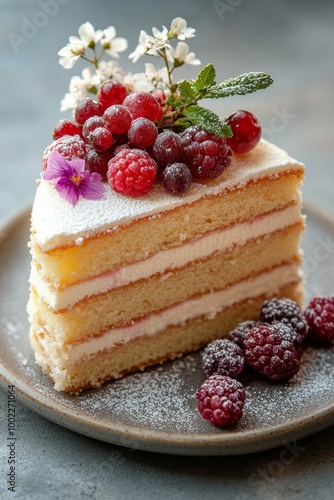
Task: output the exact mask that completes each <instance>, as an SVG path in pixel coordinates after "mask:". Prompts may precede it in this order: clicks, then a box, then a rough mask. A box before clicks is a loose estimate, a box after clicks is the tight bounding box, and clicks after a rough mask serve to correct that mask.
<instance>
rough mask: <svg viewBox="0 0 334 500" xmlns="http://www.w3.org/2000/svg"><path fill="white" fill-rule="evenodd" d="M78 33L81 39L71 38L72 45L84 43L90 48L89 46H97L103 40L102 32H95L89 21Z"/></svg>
mask: <svg viewBox="0 0 334 500" xmlns="http://www.w3.org/2000/svg"><path fill="white" fill-rule="evenodd" d="M78 32H79V35H80V38H78V37H77V36H70V44H75V43H76V42H83V43H85V44H86V47H89V45H92V44H93V45H95V44H97V43H98V42H99V41H100V40H101V38H102V31H101V30H97V31H95V30H94V26H93V25H92V24H91V23H90V22H88V21H87V22H86V23H84V24H82V25H81V26H80V27H79V29H78Z"/></svg>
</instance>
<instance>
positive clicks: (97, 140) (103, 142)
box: [89, 127, 113, 153]
mask: <svg viewBox="0 0 334 500" xmlns="http://www.w3.org/2000/svg"><path fill="white" fill-rule="evenodd" d="M89 142H90V143H91V144H92V146H93V148H94V149H95V150H96V151H98V152H99V153H103V152H104V151H107V149H109V148H110V146H111V145H112V143H113V137H112V134H111V132H109V130H107V129H106V128H105V127H98V128H96V129H95V130H93V132H91V133H90V134H89Z"/></svg>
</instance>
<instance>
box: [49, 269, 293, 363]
mask: <svg viewBox="0 0 334 500" xmlns="http://www.w3.org/2000/svg"><path fill="white" fill-rule="evenodd" d="M300 280H301V276H300V274H299V264H298V263H297V262H296V263H293V264H288V265H283V266H278V267H276V268H274V269H272V270H271V271H269V272H265V273H262V274H260V275H257V276H256V277H254V278H251V279H248V280H243V281H240V282H239V283H236V284H235V285H232V286H230V287H227V288H225V289H223V290H219V291H215V292H212V293H209V294H204V295H202V296H200V297H196V298H193V299H191V300H188V301H185V302H182V303H180V304H177V305H176V306H174V307H170V308H167V309H164V310H163V311H160V312H159V313H157V314H151V315H149V316H147V317H145V318H144V319H143V320H140V321H137V322H134V323H131V324H130V325H128V326H124V327H121V328H114V329H112V330H110V331H107V332H105V333H104V334H103V335H101V336H99V337H93V338H91V339H89V340H87V341H86V342H82V343H80V344H74V345H67V346H60V345H58V344H57V343H56V342H55V341H54V340H52V339H51V338H50V337H49V336H47V335H45V336H44V339H43V338H42V337H43V336H42V337H39V341H40V343H41V344H42V346H43V348H44V349H45V351H46V352H47V353H48V355H49V356H50V354H51V353H54V352H55V351H57V353H58V367H59V368H65V367H66V366H68V365H71V364H73V363H75V362H77V361H79V360H80V359H82V358H84V357H85V356H91V355H94V354H96V353H98V352H101V351H104V350H107V349H111V348H112V347H114V346H115V345H117V344H124V343H127V342H130V341H131V340H133V339H135V338H138V337H141V336H144V335H148V336H149V335H154V334H156V333H158V332H159V331H162V330H164V329H166V328H167V327H169V326H173V325H178V324H182V323H185V322H186V321H189V320H191V319H194V318H196V317H200V316H207V317H209V318H214V317H215V316H216V314H217V313H218V312H220V311H222V310H223V309H225V308H227V307H229V306H232V305H233V304H235V303H236V302H241V301H243V300H247V299H252V298H255V297H258V296H260V295H262V294H264V293H267V292H268V289H270V290H271V292H272V293H275V291H277V290H279V289H280V288H281V287H283V286H286V285H287V284H289V283H294V282H296V281H300ZM51 355H52V354H51ZM52 358H53V359H54V361H56V360H55V358H54V355H52Z"/></svg>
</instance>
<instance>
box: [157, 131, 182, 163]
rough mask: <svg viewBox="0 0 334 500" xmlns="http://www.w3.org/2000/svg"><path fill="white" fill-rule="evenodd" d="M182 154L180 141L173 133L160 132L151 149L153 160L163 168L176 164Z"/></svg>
mask: <svg viewBox="0 0 334 500" xmlns="http://www.w3.org/2000/svg"><path fill="white" fill-rule="evenodd" d="M182 153H183V146H182V140H181V137H180V136H179V134H176V133H175V132H170V131H168V132H161V134H159V135H158V137H157V139H156V141H155V143H154V144H153V147H152V156H153V158H154V159H155V161H156V162H157V164H158V165H161V166H163V167H165V166H166V165H170V164H171V163H175V162H177V161H178V160H179V159H180V158H181V156H182Z"/></svg>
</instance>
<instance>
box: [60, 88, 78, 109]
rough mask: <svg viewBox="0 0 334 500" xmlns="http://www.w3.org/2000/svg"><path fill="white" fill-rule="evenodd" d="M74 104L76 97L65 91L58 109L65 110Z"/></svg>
mask: <svg viewBox="0 0 334 500" xmlns="http://www.w3.org/2000/svg"><path fill="white" fill-rule="evenodd" d="M76 105H77V100H76V98H75V97H74V96H73V95H72V94H70V93H69V92H67V93H66V94H65V95H64V98H63V100H62V101H61V103H60V111H67V110H68V109H73V108H75V106H76Z"/></svg>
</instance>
